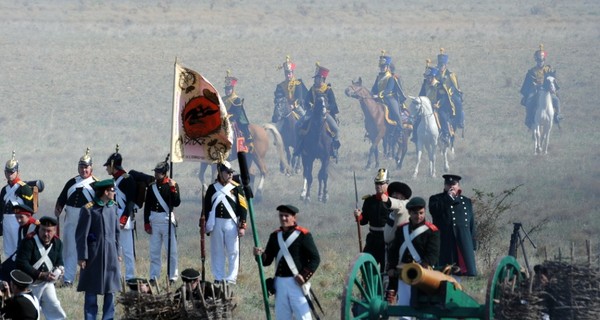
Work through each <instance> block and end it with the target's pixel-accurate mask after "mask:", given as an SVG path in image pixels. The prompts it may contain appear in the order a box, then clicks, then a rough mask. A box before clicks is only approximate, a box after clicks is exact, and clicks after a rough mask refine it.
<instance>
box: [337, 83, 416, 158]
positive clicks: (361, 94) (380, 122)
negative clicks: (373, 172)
mask: <svg viewBox="0 0 600 320" xmlns="http://www.w3.org/2000/svg"><path fill="white" fill-rule="evenodd" d="M345 93H346V96H348V97H351V98H355V99H357V100H358V101H359V102H360V108H361V109H362V111H363V114H364V117H365V130H366V131H367V132H366V134H365V138H367V139H369V140H370V141H371V147H370V148H369V155H368V157H367V165H366V166H365V169H368V168H370V167H371V163H372V160H373V159H374V160H375V167H379V144H380V143H381V141H382V140H383V139H384V138H385V140H388V141H391V143H390V144H389V145H388V146H391V147H392V148H390V149H392V150H393V149H394V147H395V146H397V152H392V153H394V154H395V156H394V158H395V161H396V168H397V169H401V168H402V163H403V162H404V157H405V156H406V152H407V150H408V137H409V135H410V131H411V130H410V129H408V130H407V129H403V130H402V131H401V132H400V133H401V134H400V136H401V137H397V136H396V135H397V134H395V132H394V131H396V130H394V129H393V128H394V127H392V126H390V125H389V124H387V122H386V120H385V106H384V105H383V104H382V103H379V102H377V101H376V100H375V99H373V96H372V95H371V92H370V91H369V90H368V89H367V88H365V87H363V85H362V78H358V81H352V84H351V85H350V86H348V88H346V90H345Z"/></svg>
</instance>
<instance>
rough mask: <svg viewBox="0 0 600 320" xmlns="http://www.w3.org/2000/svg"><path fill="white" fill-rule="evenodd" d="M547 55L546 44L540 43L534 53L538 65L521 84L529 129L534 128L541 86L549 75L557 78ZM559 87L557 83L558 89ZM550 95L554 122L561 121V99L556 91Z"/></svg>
mask: <svg viewBox="0 0 600 320" xmlns="http://www.w3.org/2000/svg"><path fill="white" fill-rule="evenodd" d="M547 55H548V54H547V53H546V51H544V45H542V44H540V48H539V50H537V51H536V52H534V53H533V58H534V59H535V62H536V65H535V67H533V68H531V69H529V70H528V71H527V74H526V75H525V80H523V85H522V86H521V95H523V99H521V104H522V105H523V106H524V107H525V108H526V109H525V112H526V113H525V125H526V126H527V127H528V128H529V129H532V125H533V120H534V119H533V118H534V116H535V108H536V99H535V98H536V97H537V93H538V92H539V89H540V87H541V86H542V85H543V84H544V81H545V80H546V77H547V76H549V75H552V76H553V77H555V78H556V71H555V70H554V69H553V68H552V67H551V66H550V65H548V64H546V56H547ZM558 89H559V88H558V85H557V86H556V90H558ZM550 96H551V97H552V106H553V107H554V122H555V123H560V120H561V119H562V115H561V114H560V100H559V99H558V96H557V95H556V92H551V93H550Z"/></svg>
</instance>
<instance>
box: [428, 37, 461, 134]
mask: <svg viewBox="0 0 600 320" xmlns="http://www.w3.org/2000/svg"><path fill="white" fill-rule="evenodd" d="M437 68H438V70H439V72H438V75H437V77H436V78H437V80H438V81H439V82H440V84H439V90H438V95H437V97H438V100H439V103H440V108H439V111H438V113H439V116H440V124H441V126H442V136H443V137H445V138H447V139H448V140H449V138H450V137H451V135H452V134H453V131H451V130H453V129H454V128H464V113H463V106H462V103H463V98H462V95H463V93H462V91H461V90H460V87H459V86H458V79H457V78H456V74H455V73H454V72H452V71H450V70H448V55H447V54H446V52H445V50H444V48H440V54H438V56H437ZM432 103H433V101H432ZM450 125H451V126H452V128H450V127H449V126H450Z"/></svg>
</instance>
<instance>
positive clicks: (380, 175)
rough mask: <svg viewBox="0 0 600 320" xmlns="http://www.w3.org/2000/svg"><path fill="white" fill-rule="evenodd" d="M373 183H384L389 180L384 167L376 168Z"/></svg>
mask: <svg viewBox="0 0 600 320" xmlns="http://www.w3.org/2000/svg"><path fill="white" fill-rule="evenodd" d="M374 181H375V183H386V182H388V181H389V179H388V171H387V169H385V168H380V169H379V170H377V175H376V176H375V179H374Z"/></svg>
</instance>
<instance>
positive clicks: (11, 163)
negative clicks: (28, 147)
mask: <svg viewBox="0 0 600 320" xmlns="http://www.w3.org/2000/svg"><path fill="white" fill-rule="evenodd" d="M17 171H19V161H17V159H16V156H15V151H14V150H13V152H12V157H11V158H10V160H8V161H6V165H5V166H4V172H10V173H13V172H17Z"/></svg>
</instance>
